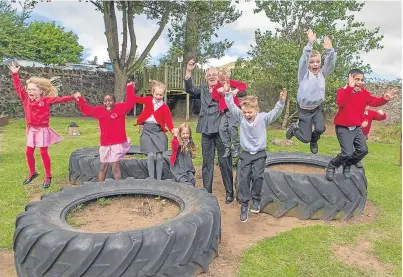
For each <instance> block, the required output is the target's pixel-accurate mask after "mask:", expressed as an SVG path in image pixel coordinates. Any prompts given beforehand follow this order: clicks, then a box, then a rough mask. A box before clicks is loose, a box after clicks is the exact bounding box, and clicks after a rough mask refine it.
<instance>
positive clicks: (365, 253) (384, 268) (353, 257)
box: [331, 241, 393, 276]
mask: <svg viewBox="0 0 403 277" xmlns="http://www.w3.org/2000/svg"><path fill="white" fill-rule="evenodd" d="M331 248H332V249H333V251H334V254H335V256H336V258H337V259H338V260H340V261H342V262H344V263H345V264H346V265H348V266H353V267H358V268H360V269H363V270H365V271H368V272H371V273H372V274H373V275H371V276H392V274H391V273H389V271H391V270H393V265H391V264H383V263H381V262H380V261H379V260H378V259H377V258H376V257H375V256H374V255H373V254H372V253H371V252H372V243H371V242H369V241H358V243H357V245H356V246H341V245H332V246H331Z"/></svg>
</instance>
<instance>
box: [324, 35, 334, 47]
mask: <svg viewBox="0 0 403 277" xmlns="http://www.w3.org/2000/svg"><path fill="white" fill-rule="evenodd" d="M323 47H324V48H325V49H331V48H333V45H332V41H331V40H330V38H329V37H328V36H326V37H325V38H324V39H323Z"/></svg>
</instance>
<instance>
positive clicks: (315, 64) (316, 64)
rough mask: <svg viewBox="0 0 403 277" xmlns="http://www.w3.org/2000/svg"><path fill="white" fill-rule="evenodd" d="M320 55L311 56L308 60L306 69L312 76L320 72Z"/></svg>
mask: <svg viewBox="0 0 403 277" xmlns="http://www.w3.org/2000/svg"><path fill="white" fill-rule="evenodd" d="M320 63H321V60H320V55H313V56H311V57H310V58H309V66H308V69H309V71H311V72H312V73H313V74H314V75H317V74H318V73H319V71H320Z"/></svg>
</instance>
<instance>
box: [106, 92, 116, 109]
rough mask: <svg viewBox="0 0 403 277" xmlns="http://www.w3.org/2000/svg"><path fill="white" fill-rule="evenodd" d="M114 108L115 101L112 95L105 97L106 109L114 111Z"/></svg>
mask: <svg viewBox="0 0 403 277" xmlns="http://www.w3.org/2000/svg"><path fill="white" fill-rule="evenodd" d="M113 106H115V99H114V98H113V97H112V96H111V95H105V97H104V107H105V109H106V110H108V111H110V110H112V108H113Z"/></svg>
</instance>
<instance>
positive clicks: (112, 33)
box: [91, 1, 174, 101]
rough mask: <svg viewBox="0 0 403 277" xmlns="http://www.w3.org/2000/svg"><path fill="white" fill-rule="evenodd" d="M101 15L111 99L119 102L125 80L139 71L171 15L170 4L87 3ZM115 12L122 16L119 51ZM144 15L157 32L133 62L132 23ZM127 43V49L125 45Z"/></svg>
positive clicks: (134, 2)
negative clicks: (111, 82) (112, 84)
mask: <svg viewBox="0 0 403 277" xmlns="http://www.w3.org/2000/svg"><path fill="white" fill-rule="evenodd" d="M91 3H93V4H94V5H95V6H96V7H97V9H98V10H99V11H101V12H102V13H103V16H104V23H105V36H106V40H107V43H108V53H109V58H110V60H111V63H112V66H113V70H114V73H115V89H114V90H115V96H116V100H117V101H121V100H123V98H124V95H125V87H126V82H127V78H128V76H129V75H131V74H133V73H134V71H135V70H136V69H138V68H140V66H141V64H142V63H143V61H144V59H146V57H147V55H148V54H149V52H150V50H151V48H152V47H153V46H154V44H155V42H156V41H157V39H158V38H159V37H160V35H161V33H162V31H163V30H164V28H165V26H166V24H167V22H168V20H169V16H170V14H171V9H172V6H173V5H174V3H173V2H171V1H91ZM116 8H117V9H118V10H120V11H121V12H122V15H123V16H122V23H123V24H122V26H123V40H122V44H121V48H120V47H119V38H118V34H119V32H118V27H117V19H116ZM138 14H145V15H146V16H147V18H148V19H152V20H156V21H157V24H158V25H159V28H158V30H157V32H156V33H155V34H154V35H153V37H152V38H151V40H150V42H149V43H148V45H147V46H146V48H145V49H144V50H143V52H142V53H141V54H140V56H139V57H138V58H136V53H137V50H138V49H137V41H136V34H135V32H134V24H133V20H134V17H135V15H138ZM129 40H130V46H129V47H130V48H128V42H129Z"/></svg>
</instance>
